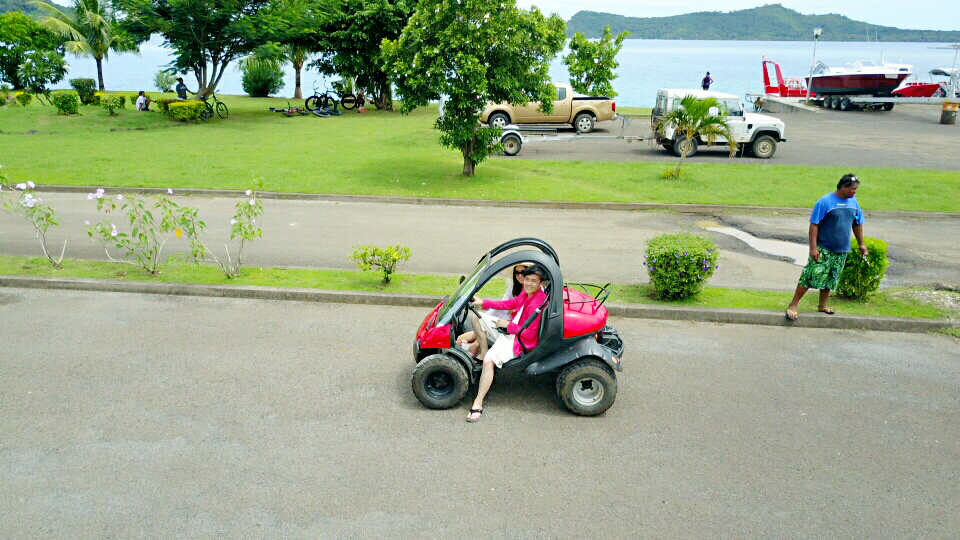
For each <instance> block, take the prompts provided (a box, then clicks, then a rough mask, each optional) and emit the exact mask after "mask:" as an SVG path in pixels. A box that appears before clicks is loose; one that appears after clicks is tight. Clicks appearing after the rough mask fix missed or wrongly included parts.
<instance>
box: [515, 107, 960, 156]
mask: <svg viewBox="0 0 960 540" xmlns="http://www.w3.org/2000/svg"><path fill="white" fill-rule="evenodd" d="M771 116H776V117H778V118H780V119H782V120H783V121H784V122H785V123H786V125H787V127H786V137H787V141H786V142H783V143H781V144H779V145H778V147H777V153H776V155H775V156H774V157H773V158H772V159H769V160H759V159H754V158H742V159H743V161H741V160H740V158H736V160H735V161H729V160H728V158H727V153H726V151H725V150H724V149H723V147H717V148H712V149H706V150H704V148H703V147H701V151H700V152H699V153H698V154H697V155H696V156H694V157H692V158H689V160H690V162H691V163H697V162H700V163H714V162H716V163H722V162H733V163H741V162H746V163H755V164H757V165H829V166H849V167H891V168H898V169H942V170H954V171H956V170H960V152H957V148H958V147H960V146H958V145H960V125H941V124H940V106H939V105H897V106H896V107H895V108H894V109H893V110H892V111H889V112H882V111H881V112H875V111H834V110H825V109H821V110H818V111H815V112H790V113H776V114H771ZM631 120H632V121H631V122H630V123H629V125H628V126H627V128H626V130H625V131H623V134H625V135H633V136H643V137H649V136H650V119H649V117H646V116H643V117H633V118H632V119H631ZM558 134H560V135H573V134H574V131H573V128H560V129H559V130H558ZM620 134H621V123H620V122H619V121H608V122H600V123H598V124H597V128H596V129H595V130H594V132H593V133H590V134H588V135H586V136H584V137H583V138H582V139H575V140H572V141H533V142H530V143H528V144H524V146H523V148H522V150H521V151H520V154H519V155H517V156H516V157H513V158H507V157H502V156H501V157H500V158H499V159H534V160H537V159H539V160H551V161H663V162H673V161H675V160H676V159H677V158H676V157H674V156H673V154H668V153H667V152H665V151H664V150H663V149H662V148H661V147H660V146H658V145H656V144H655V143H653V142H652V141H649V140H644V141H640V142H632V143H627V142H626V141H624V140H618V139H615V138H613V137H615V136H617V135H620Z"/></svg>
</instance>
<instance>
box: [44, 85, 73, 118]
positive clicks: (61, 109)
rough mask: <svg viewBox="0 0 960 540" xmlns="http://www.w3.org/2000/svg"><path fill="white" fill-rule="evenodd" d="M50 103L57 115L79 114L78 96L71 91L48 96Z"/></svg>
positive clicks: (61, 91) (62, 91)
mask: <svg viewBox="0 0 960 540" xmlns="http://www.w3.org/2000/svg"><path fill="white" fill-rule="evenodd" d="M50 101H52V102H53V106H54V107H56V108H57V114H63V115H68V116H69V115H74V114H80V94H79V92H74V91H73V90H60V91H58V92H54V93H53V94H52V95H51V96H50Z"/></svg>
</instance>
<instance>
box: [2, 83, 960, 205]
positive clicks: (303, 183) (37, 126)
mask: <svg viewBox="0 0 960 540" xmlns="http://www.w3.org/2000/svg"><path fill="white" fill-rule="evenodd" d="M123 93H124V94H125V95H129V94H130V93H131V92H123ZM151 95H152V97H153V99H158V98H161V97H172V95H170V94H167V95H162V94H160V93H156V92H154V93H152V94H151ZM220 97H222V99H223V101H224V102H226V103H227V105H228V106H229V107H230V117H229V118H228V119H226V120H222V119H219V118H214V119H212V120H210V121H207V122H200V123H192V124H182V123H178V122H176V121H174V120H172V119H171V118H169V117H167V116H165V115H163V114H161V113H139V112H136V111H134V110H133V108H132V106H131V105H129V104H128V105H127V108H126V109H124V110H122V111H120V115H119V116H117V117H110V116H109V115H108V114H107V112H106V111H105V110H103V109H102V108H99V107H91V106H83V107H81V113H82V114H81V115H80V116H75V117H65V116H58V115H57V114H56V110H55V109H54V108H53V107H52V106H42V105H40V104H39V103H38V101H37V100H36V99H35V100H34V101H33V103H32V104H31V105H30V106H29V107H26V108H23V107H3V108H0V145H2V146H0V148H2V150H0V165H2V166H3V168H4V172H5V173H6V175H7V176H8V177H10V179H11V180H12V181H14V182H26V181H27V180H32V181H34V182H36V183H37V184H39V185H40V186H41V191H42V186H43V184H59V185H82V186H116V187H158V188H167V187H171V188H207V189H246V188H247V187H248V186H249V184H250V180H251V179H253V178H256V177H262V178H263V179H264V182H265V189H266V190H268V191H280V192H304V193H336V194H371V195H396V196H410V197H454V198H469V199H515V198H516V194H517V193H525V194H530V198H531V199H533V200H562V201H610V202H660V203H700V204H704V203H707V204H734V205H761V206H793V207H801V208H806V207H808V206H809V205H810V204H811V202H812V200H813V199H812V198H811V197H815V196H817V195H819V194H821V192H823V191H825V188H824V187H823V186H824V185H825V184H824V182H825V180H824V179H832V178H839V177H840V176H841V175H842V174H843V173H844V172H846V169H845V168H844V169H841V168H838V167H812V166H793V165H771V164H769V163H768V162H762V163H761V162H759V161H757V160H750V159H731V160H730V161H729V163H724V164H695V163H691V164H687V165H685V166H684V177H683V178H682V179H680V180H663V179H661V178H660V172H661V171H663V170H664V169H665V168H666V167H669V165H665V164H664V163H623V162H618V163H614V162H607V163H604V162H549V161H525V160H518V159H509V158H500V157H497V158H492V159H489V160H487V161H486V162H484V163H482V164H480V165H479V167H478V168H477V174H476V176H475V177H473V178H465V177H463V176H462V175H461V174H460V171H461V170H462V166H463V161H462V157H461V155H460V154H459V153H458V152H456V151H453V150H449V149H446V148H442V147H441V146H440V145H439V143H438V142H437V132H436V131H435V130H434V129H433V127H432V125H433V121H434V119H435V118H436V114H437V110H436V107H424V108H422V109H419V110H417V111H415V112H414V113H413V114H411V115H409V116H404V115H400V114H398V113H388V112H380V111H376V110H374V109H372V108H371V109H370V110H369V112H368V113H367V114H357V113H356V112H355V111H349V112H347V113H346V114H344V115H343V116H341V117H332V118H325V119H324V118H317V117H315V116H312V115H310V116H302V117H301V116H296V117H291V118H287V117H284V116H282V115H280V114H277V113H273V112H270V111H269V110H268V108H269V107H280V106H286V104H287V103H288V102H289V103H291V104H293V105H298V106H301V105H302V103H301V102H295V101H294V100H287V99H281V98H249V97H240V96H220ZM627 112H641V111H627ZM858 173H859V174H860V175H861V176H862V177H864V178H869V186H870V189H864V190H862V192H861V193H860V194H858V199H859V200H860V202H861V204H862V205H863V206H864V207H865V208H869V209H871V210H913V211H938V212H960V175H958V174H957V173H956V172H950V171H936V170H911V171H909V174H907V173H905V172H904V171H902V170H897V169H882V168H876V169H863V170H860V171H858ZM931 194H936V196H932V195H931Z"/></svg>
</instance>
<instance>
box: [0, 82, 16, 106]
mask: <svg viewBox="0 0 960 540" xmlns="http://www.w3.org/2000/svg"><path fill="white" fill-rule="evenodd" d="M11 101H13V96H11V95H10V87H9V86H7V85H5V84H0V107H3V106H5V105H6V104H7V103H10V102H11Z"/></svg>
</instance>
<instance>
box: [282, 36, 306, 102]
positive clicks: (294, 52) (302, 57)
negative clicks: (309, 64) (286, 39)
mask: <svg viewBox="0 0 960 540" xmlns="http://www.w3.org/2000/svg"><path fill="white" fill-rule="evenodd" d="M287 56H288V58H289V60H290V63H291V64H293V70H294V71H296V72H297V83H296V89H295V90H294V92H293V99H303V92H302V91H301V90H300V71H301V70H302V69H303V63H304V62H306V61H307V57H308V56H310V50H309V49H308V48H307V47H304V46H301V45H290V46H289V49H288V51H287Z"/></svg>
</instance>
